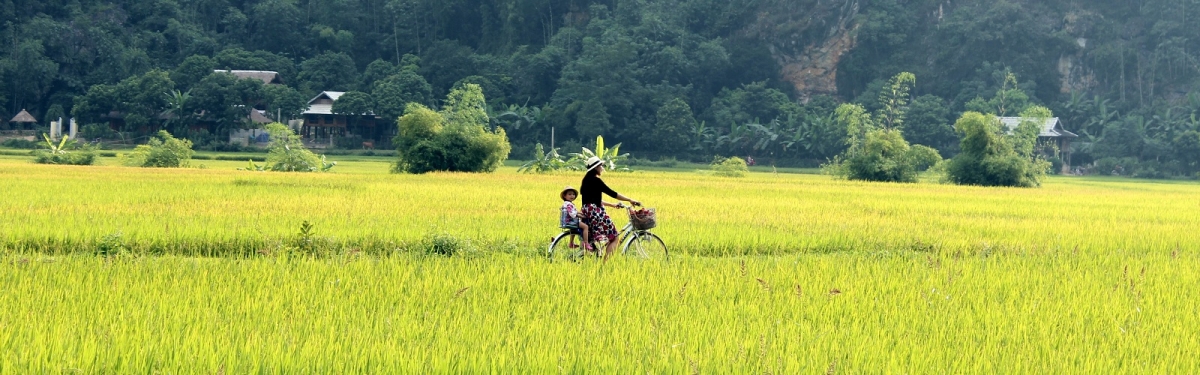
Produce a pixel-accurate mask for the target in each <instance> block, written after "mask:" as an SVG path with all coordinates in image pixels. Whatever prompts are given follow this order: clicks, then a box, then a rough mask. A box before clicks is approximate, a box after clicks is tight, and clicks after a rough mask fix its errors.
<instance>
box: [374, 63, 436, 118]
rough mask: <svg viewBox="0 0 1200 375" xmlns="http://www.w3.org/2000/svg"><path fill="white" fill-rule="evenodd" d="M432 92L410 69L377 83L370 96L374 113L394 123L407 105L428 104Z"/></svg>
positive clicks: (427, 84)
mask: <svg viewBox="0 0 1200 375" xmlns="http://www.w3.org/2000/svg"><path fill="white" fill-rule="evenodd" d="M432 91H433V88H432V87H431V86H430V85H429V82H425V78H423V77H421V76H420V75H418V74H417V73H416V72H415V71H413V70H411V69H404V70H402V71H400V73H397V74H393V75H391V76H389V77H387V78H385V79H384V80H382V81H379V82H378V83H377V84H376V85H375V90H373V91H372V92H371V96H373V97H374V98H375V110H376V113H377V114H378V115H380V116H382V117H383V118H385V119H388V120H392V121H394V120H395V119H396V118H399V117H400V115H401V114H403V113H404V111H405V108H407V107H408V104H409V103H419V104H429V103H430V101H431V98H432V95H433V92H432Z"/></svg>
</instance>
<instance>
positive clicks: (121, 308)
mask: <svg viewBox="0 0 1200 375" xmlns="http://www.w3.org/2000/svg"><path fill="white" fill-rule="evenodd" d="M28 159H29V158H28V157H20V156H0V192H3V194H4V198H3V199H0V290H2V291H3V292H2V293H0V373H130V372H139V373H296V372H301V373H362V372H368V373H397V372H399V373H412V372H505V373H510V372H529V373H555V372H557V373H580V372H582V373H592V372H601V373H616V372H621V373H626V372H653V373H663V372H670V373H680V372H689V373H731V372H737V373H745V372H762V373H881V372H888V373H896V372H900V373H913V372H953V373H964V372H965V373H980V372H983V373H996V372H1005V373H1031V372H1037V373H1097V372H1103V373H1188V372H1192V371H1195V369H1196V368H1200V360H1197V359H1196V355H1195V353H1198V352H1200V329H1196V328H1195V327H1200V312H1198V311H1197V307H1196V304H1195V302H1194V300H1195V298H1194V296H1196V295H1197V293H1198V292H1200V276H1198V275H1200V272H1198V271H1197V269H1200V257H1198V256H1197V249H1200V233H1198V231H1197V229H1198V228H1200V199H1196V197H1197V196H1198V195H1200V185H1198V184H1197V183H1195V182H1162V181H1133V180H1123V179H1109V178H1074V177H1054V178H1050V179H1049V180H1048V181H1047V182H1046V183H1045V186H1043V187H1042V188H1039V189H1009V188H982V187H961V186H951V185H940V184H935V183H921V184H878V183H861V182H849V181H837V180H832V179H830V178H829V177H827V176H820V175H797V174H774V173H752V174H751V175H750V176H749V177H746V178H721V177H715V176H711V175H708V174H705V173H702V172H698V171H689V170H676V171H659V172H635V173H625V174H621V173H608V174H606V175H605V180H606V181H607V182H608V183H609V184H610V185H611V186H613V187H614V188H615V189H616V190H618V191H620V192H622V193H624V194H626V195H628V196H631V197H633V198H636V199H639V200H641V201H643V202H645V203H646V204H648V205H649V206H651V207H655V208H657V210H658V212H659V222H660V226H659V227H658V228H656V229H655V230H654V232H655V233H657V234H659V235H660V236H662V237H663V238H664V239H665V240H666V241H667V243H668V246H669V247H670V249H671V253H672V258H671V260H670V261H668V262H657V261H641V260H638V259H628V258H624V257H616V258H614V259H612V260H610V261H608V262H602V261H599V260H596V259H591V258H589V259H585V260H583V261H581V262H554V263H551V262H548V261H547V260H546V259H545V258H544V257H543V254H542V252H543V248H544V247H545V244H547V243H548V241H549V239H550V238H551V236H553V235H555V234H557V233H558V230H557V229H556V228H555V226H556V222H557V207H558V206H559V205H560V204H561V201H559V200H558V198H557V195H558V191H559V190H560V189H562V187H563V186H564V185H568V184H570V185H577V184H578V182H579V176H575V175H569V174H563V175H524V174H517V173H516V172H515V169H513V168H505V169H502V170H501V171H499V172H497V173H493V174H450V173H435V174H429V175H421V176H412V175H390V174H388V173H387V169H388V165H387V159H382V158H369V157H361V158H343V159H341V160H340V164H339V165H338V167H336V168H335V169H334V171H335V172H334V173H330V174H279V173H263V172H247V171H238V170H236V168H237V167H240V166H242V165H244V164H245V163H244V162H223V161H207V160H206V161H196V162H194V164H200V163H201V162H203V163H204V164H205V165H204V168H203V169H201V168H191V169H171V170H164V169H140V168H126V167H119V166H94V167H65V166H43V165H35V164H32V163H30V162H29V161H28ZM335 160H339V159H336V158H335ZM103 162H106V163H107V164H115V163H112V162H111V161H109V160H103ZM610 212H611V213H612V214H613V215H614V219H615V220H616V221H617V222H618V225H621V224H623V223H624V222H625V219H624V218H623V217H622V215H621V214H620V212H617V211H610ZM304 222H308V223H309V224H311V229H309V230H308V231H307V232H306V233H301V226H302V224H303V223H304ZM446 238H450V239H451V241H450V242H451V243H452V244H453V247H454V248H455V250H456V254H455V255H454V256H449V257H447V256H441V255H433V254H430V253H429V252H428V251H427V250H428V249H429V245H430V243H431V242H432V241H443V242H444V241H445V239H446Z"/></svg>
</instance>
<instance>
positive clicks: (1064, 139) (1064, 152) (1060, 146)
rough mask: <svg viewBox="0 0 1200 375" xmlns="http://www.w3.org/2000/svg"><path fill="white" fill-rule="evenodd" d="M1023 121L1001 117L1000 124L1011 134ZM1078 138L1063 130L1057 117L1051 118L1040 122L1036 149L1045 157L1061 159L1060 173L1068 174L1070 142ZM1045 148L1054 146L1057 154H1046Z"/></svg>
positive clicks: (1017, 118) (1019, 118)
mask: <svg viewBox="0 0 1200 375" xmlns="http://www.w3.org/2000/svg"><path fill="white" fill-rule="evenodd" d="M1022 120H1024V119H1023V118H1021V117H1001V118H1000V123H1001V124H1003V125H1004V127H1005V128H1006V129H1008V131H1009V132H1012V131H1013V130H1015V129H1016V128H1017V126H1019V125H1020V124H1021V121H1022ZM1075 138H1079V136H1078V135H1076V134H1075V133H1072V132H1069V131H1067V129H1064V128H1063V125H1062V121H1059V119H1058V117H1052V118H1048V119H1046V120H1045V121H1044V122H1042V131H1041V133H1038V141H1037V144H1038V149H1039V150H1042V151H1043V152H1042V154H1043V155H1045V156H1047V157H1054V156H1057V157H1059V158H1060V159H1062V164H1063V167H1062V170H1061V171H1060V173H1064V174H1066V173H1070V168H1071V142H1072V141H1073V140H1075ZM1046 146H1054V147H1053V150H1055V152H1057V155H1054V154H1053V153H1052V152H1046V151H1045V150H1046V149H1047V147H1046Z"/></svg>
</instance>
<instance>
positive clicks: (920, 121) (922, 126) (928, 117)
mask: <svg viewBox="0 0 1200 375" xmlns="http://www.w3.org/2000/svg"><path fill="white" fill-rule="evenodd" d="M951 124H952V123H951V118H950V108H948V107H947V106H946V104H945V100H943V99H942V98H939V97H936V96H933V95H924V96H921V97H919V98H916V99H913V101H912V104H910V105H909V107H908V113H907V114H906V115H905V121H904V138H905V139H907V140H909V141H910V142H912V143H913V144H918V145H925V146H929V147H933V148H935V149H937V150H938V151H939V152H941V153H942V154H943V155H949V154H951V151H952V150H953V149H954V147H955V145H956V144H957V142H958V136H957V135H955V134H954V126H953V125H951Z"/></svg>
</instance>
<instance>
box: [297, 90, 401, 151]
mask: <svg viewBox="0 0 1200 375" xmlns="http://www.w3.org/2000/svg"><path fill="white" fill-rule="evenodd" d="M342 94H345V93H344V92H340V91H323V92H321V93H320V94H318V95H317V96H316V97H314V98H312V100H309V101H308V110H306V111H304V114H303V116H304V119H303V121H302V123H301V127H300V136H301V137H303V138H304V140H305V142H306V143H307V144H309V145H311V146H312V147H330V146H341V147H347V148H349V147H354V148H357V147H358V146H359V144H358V143H361V147H363V148H374V146H375V145H376V144H382V143H383V141H384V140H385V138H386V136H387V134H386V132H384V131H380V129H378V126H377V125H378V122H379V121H378V120H379V116H376V115H375V114H374V113H370V112H368V113H366V114H363V115H347V114H335V113H333V103H334V102H336V101H337V100H338V98H340V97H341V96H342ZM339 139H341V140H342V141H341V142H340V143H339ZM346 141H351V142H349V143H348V142H346ZM350 143H354V144H350Z"/></svg>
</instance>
